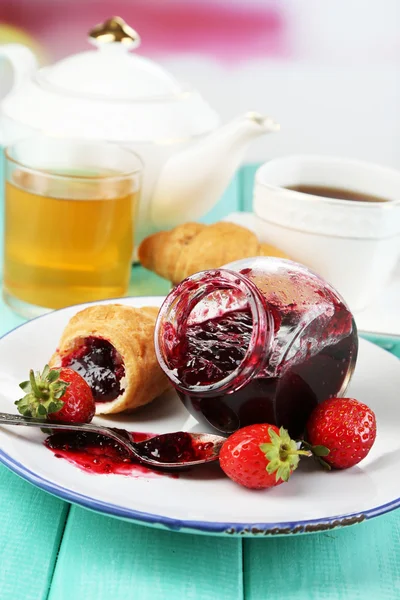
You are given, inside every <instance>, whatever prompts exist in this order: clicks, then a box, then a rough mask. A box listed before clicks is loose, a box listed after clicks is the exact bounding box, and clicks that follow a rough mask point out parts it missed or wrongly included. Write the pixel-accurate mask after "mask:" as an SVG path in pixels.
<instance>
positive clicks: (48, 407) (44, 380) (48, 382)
mask: <svg viewBox="0 0 400 600" xmlns="http://www.w3.org/2000/svg"><path fill="white" fill-rule="evenodd" d="M59 377H60V371H59V370H57V369H50V367H49V366H48V365H46V366H45V367H44V369H43V371H42V373H36V375H35V373H34V372H33V370H32V369H31V371H30V373H29V381H23V382H22V383H21V384H20V387H21V389H23V391H24V392H25V396H24V397H23V398H21V399H20V400H18V401H17V402H16V403H15V404H16V406H17V407H18V411H19V412H20V413H21V414H22V415H24V416H26V417H36V418H41V419H45V418H46V417H47V416H48V415H49V414H52V413H56V412H58V411H59V410H60V409H61V408H62V407H63V406H64V402H63V401H62V400H61V398H62V396H63V395H64V394H65V391H66V389H67V387H68V386H69V383H68V382H65V381H62V380H60V379H59Z"/></svg>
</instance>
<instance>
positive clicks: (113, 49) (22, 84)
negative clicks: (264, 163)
mask: <svg viewBox="0 0 400 600" xmlns="http://www.w3.org/2000/svg"><path fill="white" fill-rule="evenodd" d="M89 39H90V41H91V42H92V43H93V44H94V45H95V46H96V47H97V49H96V50H89V51H87V52H82V53H78V54H75V55H73V56H70V57H68V58H65V59H64V60H61V61H60V62H58V63H56V64H55V65H53V66H49V67H44V68H42V69H40V70H39V71H35V72H34V73H33V74H31V71H32V69H30V70H29V72H27V74H26V75H25V74H22V75H21V77H20V81H19V83H18V85H14V87H13V89H12V91H11V93H9V94H8V95H7V96H6V97H5V98H4V100H3V101H2V104H1V108H2V113H3V115H4V116H5V117H9V118H11V119H12V121H14V122H16V123H20V124H22V125H27V126H29V127H33V128H34V129H35V130H39V131H46V132H48V133H52V134H55V135H65V136H67V137H83V138H90V139H107V140H110V141H117V142H129V143H130V142H157V143H160V144H163V145H165V144H166V143H167V144H171V143H175V142H176V141H181V142H186V141H188V140H189V139H191V138H192V137H195V136H198V135H204V134H205V133H207V132H209V131H212V130H213V129H215V128H216V127H217V126H218V125H219V117H218V115H217V113H216V112H215V111H214V110H213V108H212V107H211V106H209V104H208V103H207V102H206V101H205V100H204V98H203V97H202V96H201V94H199V93H198V92H197V91H196V90H193V89H188V88H184V87H183V86H182V85H181V84H180V83H179V82H178V80H176V79H175V78H174V77H173V76H172V75H171V74H169V73H168V72H167V71H166V70H165V69H163V68H162V67H161V66H159V65H157V64H156V63H155V62H153V61H151V60H149V59H146V58H144V57H142V56H138V55H135V54H134V53H131V52H129V50H133V49H134V48H137V47H138V46H139V43H140V37H139V35H138V33H136V31H134V30H133V29H132V28H131V27H129V26H128V25H127V24H126V23H125V22H124V21H123V20H122V19H120V18H119V17H113V18H112V19H109V20H108V21H106V22H105V23H102V24H100V25H97V26H96V27H94V29H92V30H91V32H90V34H89ZM0 53H1V51H0ZM116 104H117V105H118V106H116Z"/></svg>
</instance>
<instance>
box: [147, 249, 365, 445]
mask: <svg viewBox="0 0 400 600" xmlns="http://www.w3.org/2000/svg"><path fill="white" fill-rule="evenodd" d="M155 347H156V353H157V358H158V361H159V363H160V365H161V367H162V369H163V370H164V372H165V373H166V375H167V376H168V377H169V379H170V381H171V382H172V384H173V385H174V386H175V388H176V390H177V392H178V394H179V396H180V398H181V399H182V401H183V403H184V404H185V406H186V407H187V409H188V410H189V411H190V413H191V414H192V415H193V416H194V417H195V418H196V419H197V421H199V422H200V423H202V424H206V425H208V426H210V425H211V426H212V427H213V428H214V429H215V430H217V431H219V432H223V433H232V432H233V431H235V430H236V429H239V428H240V427H244V426H245V425H250V424H253V423H271V424H275V425H277V426H278V427H280V426H283V427H285V428H286V429H288V430H289V433H290V435H291V436H292V437H295V438H301V436H302V434H303V432H304V428H305V424H306V421H307V418H308V416H309V414H310V412H311V411H312V409H313V408H314V407H315V406H316V405H317V403H319V402H322V401H323V400H325V399H326V398H329V397H333V396H341V395H343V394H344V393H345V391H346V388H347V386H348V384H349V381H350V378H351V376H352V373H353V371H354V367H355V364H356V358H357V350H358V338H357V329H356V326H355V323H354V319H353V316H352V314H351V313H350V311H349V309H348V307H347V306H346V304H345V303H344V301H343V299H342V298H341V297H340V295H339V294H338V293H337V292H336V291H335V290H334V289H333V287H332V286H330V285H329V284H328V283H326V282H325V281H324V280H323V279H321V278H320V277H319V276H318V275H316V274H315V273H313V272H312V271H310V270H308V269H307V268H306V267H304V266H302V265H299V264H297V263H294V262H291V261H288V260H284V259H279V258H269V257H263V258H252V259H245V260H241V261H237V262H234V263H230V264H228V265H226V266H225V267H223V268H221V269H218V270H212V271H203V272H201V273H197V274H196V275H193V276H191V277H189V278H187V279H185V280H184V281H182V282H181V283H180V284H179V285H178V286H176V287H175V288H174V289H173V290H172V291H171V292H170V294H169V295H168V296H167V298H166V300H165V301H164V303H163V305H162V307H161V310H160V313H159V316H158V319H157V323H156V331H155Z"/></svg>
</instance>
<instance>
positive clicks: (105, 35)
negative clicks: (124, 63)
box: [89, 17, 140, 50]
mask: <svg viewBox="0 0 400 600" xmlns="http://www.w3.org/2000/svg"><path fill="white" fill-rule="evenodd" d="M89 41H90V42H91V43H92V44H94V45H95V46H103V44H111V43H115V42H118V43H120V44H123V45H124V46H126V47H127V48H129V49H130V50H132V49H133V48H137V47H138V46H139V45H140V35H139V34H138V33H137V32H136V31H135V30H134V29H132V27H129V25H127V24H126V23H125V21H124V20H123V19H121V17H111V19H107V21H104V23H99V24H98V25H95V27H93V29H92V30H91V31H89Z"/></svg>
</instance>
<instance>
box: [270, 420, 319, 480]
mask: <svg viewBox="0 0 400 600" xmlns="http://www.w3.org/2000/svg"><path fill="white" fill-rule="evenodd" d="M268 433H269V437H270V442H269V443H266V444H260V450H261V451H262V452H263V453H264V454H265V458H266V459H267V467H266V469H267V471H268V473H270V474H272V473H276V481H279V479H282V480H283V481H288V479H289V477H290V475H291V474H292V472H293V471H294V470H295V469H297V467H298V464H299V461H300V456H311V455H312V453H311V451H310V450H308V449H303V448H300V449H298V448H297V443H296V442H295V441H294V440H292V439H291V438H290V436H289V433H288V432H287V431H286V429H284V428H283V427H281V428H280V430H279V434H278V433H276V432H275V431H274V430H273V429H272V427H270V428H269V430H268Z"/></svg>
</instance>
